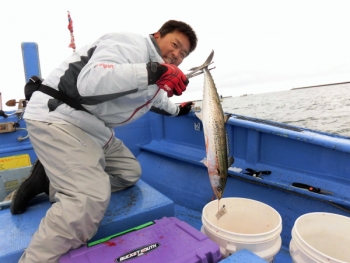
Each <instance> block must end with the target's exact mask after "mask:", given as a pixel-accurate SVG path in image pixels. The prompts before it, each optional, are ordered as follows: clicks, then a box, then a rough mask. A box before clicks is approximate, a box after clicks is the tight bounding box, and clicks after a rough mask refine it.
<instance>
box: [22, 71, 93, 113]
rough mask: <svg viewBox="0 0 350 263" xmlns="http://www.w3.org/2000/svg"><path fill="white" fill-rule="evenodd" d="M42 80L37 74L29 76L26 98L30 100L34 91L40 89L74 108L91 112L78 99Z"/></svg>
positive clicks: (25, 91)
mask: <svg viewBox="0 0 350 263" xmlns="http://www.w3.org/2000/svg"><path fill="white" fill-rule="evenodd" d="M42 81H43V80H42V79H40V78H39V77H37V76H32V77H30V78H29V81H28V82H27V84H26V85H25V87H24V94H25V97H26V100H30V98H31V96H32V94H33V92H35V91H37V90H39V91H41V92H42V93H45V94H47V95H49V96H51V97H53V98H55V99H57V100H60V101H62V102H64V103H65V104H67V105H69V106H71V107H72V108H74V109H76V110H82V111H85V112H87V113H90V112H89V111H88V110H87V109H85V108H84V107H83V106H82V105H81V104H80V103H79V102H78V101H77V100H75V99H73V98H71V97H69V96H68V95H67V94H65V93H63V92H61V91H59V90H55V89H53V88H51V87H49V86H46V85H43V84H41V83H42ZM90 114H91V113H90Z"/></svg>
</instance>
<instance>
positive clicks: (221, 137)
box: [190, 50, 234, 200]
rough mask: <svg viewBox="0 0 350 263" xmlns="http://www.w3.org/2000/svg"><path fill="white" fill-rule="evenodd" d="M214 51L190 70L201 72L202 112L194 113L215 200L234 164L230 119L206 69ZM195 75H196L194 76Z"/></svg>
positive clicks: (218, 197) (219, 194)
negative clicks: (228, 128)
mask: <svg viewBox="0 0 350 263" xmlns="http://www.w3.org/2000/svg"><path fill="white" fill-rule="evenodd" d="M213 57H214V50H213V51H212V52H211V53H210V55H209V57H208V58H207V60H206V61H205V62H204V64H203V65H202V66H199V67H196V68H192V69H190V71H192V73H195V72H198V71H202V72H203V73H204V89H203V102H202V110H201V111H200V112H196V115H197V117H198V118H199V119H200V120H201V121H202V124H203V130H204V140H205V149H206V156H207V157H206V160H204V162H203V163H204V164H205V166H206V167H207V168H208V174H209V180H210V184H211V186H212V188H213V191H214V194H215V196H216V198H217V199H219V200H220V199H221V197H222V196H223V193H224V190H225V186H226V180H227V174H228V168H229V167H230V166H231V164H232V163H233V161H234V160H233V157H231V156H230V157H228V150H227V139H226V130H225V123H226V121H227V120H228V118H229V117H230V115H229V114H226V115H225V114H224V112H223V110H222V107H221V102H220V98H219V95H218V92H217V90H216V86H215V83H214V80H213V77H212V76H211V74H210V71H209V69H208V66H209V65H210V64H211V63H212V62H211V61H212V59H213ZM197 74H198V73H197Z"/></svg>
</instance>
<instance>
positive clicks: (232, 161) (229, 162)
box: [227, 156, 235, 167]
mask: <svg viewBox="0 0 350 263" xmlns="http://www.w3.org/2000/svg"><path fill="white" fill-rule="evenodd" d="M234 162H235V159H234V158H233V157H232V156H229V157H228V158H227V165H228V167H230V166H231V165H232V164H233V163H234Z"/></svg>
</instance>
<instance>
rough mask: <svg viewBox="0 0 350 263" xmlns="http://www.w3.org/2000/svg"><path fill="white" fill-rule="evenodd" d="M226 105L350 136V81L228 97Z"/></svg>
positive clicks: (234, 110) (235, 111)
mask: <svg viewBox="0 0 350 263" xmlns="http://www.w3.org/2000/svg"><path fill="white" fill-rule="evenodd" d="M195 105H196V106H201V102H196V104H195ZM222 107H223V110H224V111H225V112H229V113H233V114H238V115H244V116H249V117H254V118H259V119H264V120H271V121H275V122H282V123H286V124H290V125H293V126H298V127H302V128H307V129H312V130H318V131H322V132H326V133H331V134H337V135H341V136H346V137H350V84H341V85H332V86H322V87H313V88H304V89H294V90H288V91H280V92H273V93H261V94H245V95H244V96H239V97H228V98H223V100H222ZM349 139H350V138H349Z"/></svg>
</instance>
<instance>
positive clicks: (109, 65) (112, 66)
mask: <svg viewBox="0 0 350 263" xmlns="http://www.w3.org/2000/svg"><path fill="white" fill-rule="evenodd" d="M96 67H102V68H104V69H106V68H114V64H105V63H99V64H96V65H95V67H94V68H96Z"/></svg>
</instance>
